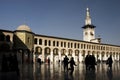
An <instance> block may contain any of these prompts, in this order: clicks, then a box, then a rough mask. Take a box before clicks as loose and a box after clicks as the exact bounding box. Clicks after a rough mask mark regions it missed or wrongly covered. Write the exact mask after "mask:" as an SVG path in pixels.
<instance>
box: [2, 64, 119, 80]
mask: <svg viewBox="0 0 120 80" xmlns="http://www.w3.org/2000/svg"><path fill="white" fill-rule="evenodd" d="M19 69H20V76H17V74H16V73H15V72H7V73H2V72H0V80H120V63H119V62H115V63H113V67H112V69H111V70H110V69H108V67H107V65H106V64H105V63H99V64H97V65H96V70H95V71H86V70H85V65H84V64H83V63H79V64H77V66H75V70H74V72H73V75H70V74H69V71H68V72H64V70H63V65H61V64H58V63H56V64H50V65H48V64H46V63H43V64H42V65H41V66H40V65H39V64H38V63H34V64H23V65H19Z"/></svg>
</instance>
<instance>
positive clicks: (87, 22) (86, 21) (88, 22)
mask: <svg viewBox="0 0 120 80" xmlns="http://www.w3.org/2000/svg"><path fill="white" fill-rule="evenodd" d="M86 11H87V12H86V19H85V25H91V18H90V11H89V8H87V9H86Z"/></svg>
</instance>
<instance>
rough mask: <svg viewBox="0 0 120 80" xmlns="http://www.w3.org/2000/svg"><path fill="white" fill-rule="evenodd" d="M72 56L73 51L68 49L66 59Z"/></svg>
mask: <svg viewBox="0 0 120 80" xmlns="http://www.w3.org/2000/svg"><path fill="white" fill-rule="evenodd" d="M72 54H73V50H72V49H69V50H68V58H69V59H70V58H71V57H72Z"/></svg>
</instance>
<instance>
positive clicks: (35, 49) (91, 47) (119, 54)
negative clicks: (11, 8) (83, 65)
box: [0, 8, 120, 63]
mask: <svg viewBox="0 0 120 80" xmlns="http://www.w3.org/2000/svg"><path fill="white" fill-rule="evenodd" d="M82 28H83V40H75V39H68V38H61V37H54V36H48V35H41V34H35V33H33V32H32V30H31V29H30V27H29V26H27V25H20V26H19V27H18V28H17V30H15V31H9V30H1V29H0V50H1V53H3V52H2V49H3V46H4V44H8V45H9V46H10V49H11V50H15V51H16V53H17V55H18V59H19V61H20V62H21V63H24V62H27V61H30V62H31V61H33V62H35V61H36V59H37V58H41V60H42V61H43V62H45V61H46V60H47V59H48V58H50V61H51V62H57V61H58V60H63V57H64V56H65V55H67V56H68V57H69V58H70V57H71V56H72V57H74V59H75V61H79V62H82V61H84V58H85V56H86V55H87V54H94V55H95V57H96V60H101V61H104V60H106V59H107V58H108V57H109V55H112V57H113V60H116V61H119V60H120V46H119V45H112V44H104V43H101V38H95V26H94V25H92V23H91V18H90V13H89V9H88V8H87V13H86V19H85V25H84V26H83V27H82ZM0 55H1V56H2V54H0ZM0 59H1V58H0Z"/></svg>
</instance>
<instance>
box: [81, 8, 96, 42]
mask: <svg viewBox="0 0 120 80" xmlns="http://www.w3.org/2000/svg"><path fill="white" fill-rule="evenodd" d="M82 28H83V40H84V41H89V42H91V41H92V40H93V39H95V26H94V25H92V23H91V17H90V11H89V8H87V9H86V19H85V25H84V26H83V27H82Z"/></svg>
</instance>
